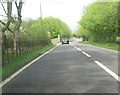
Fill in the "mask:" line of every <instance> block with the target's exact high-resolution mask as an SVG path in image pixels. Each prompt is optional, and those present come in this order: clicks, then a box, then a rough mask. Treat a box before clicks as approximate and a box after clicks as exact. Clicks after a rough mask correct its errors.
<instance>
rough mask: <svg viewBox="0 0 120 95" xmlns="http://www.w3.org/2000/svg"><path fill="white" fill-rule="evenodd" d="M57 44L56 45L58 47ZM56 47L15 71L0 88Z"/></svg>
mask: <svg viewBox="0 0 120 95" xmlns="http://www.w3.org/2000/svg"><path fill="white" fill-rule="evenodd" d="M58 45H59V44H57V46H58ZM57 46H55V47H53V48H52V49H51V50H49V51H47V52H45V53H44V54H42V55H41V56H39V57H37V58H36V59H34V60H33V61H31V62H30V63H28V64H27V65H25V66H24V67H22V68H21V69H19V70H18V71H16V72H15V73H14V74H12V75H11V76H9V77H8V78H7V79H6V80H4V81H2V82H1V83H0V88H1V87H2V86H4V85H5V84H6V83H7V82H9V81H10V80H11V79H13V78H14V77H15V76H17V75H18V74H20V73H21V72H22V71H23V70H25V69H26V68H27V67H29V66H30V65H31V64H33V63H34V62H35V61H37V60H38V59H40V58H41V57H43V56H44V55H46V54H47V53H49V52H51V51H52V50H53V49H55V48H56V47H57Z"/></svg>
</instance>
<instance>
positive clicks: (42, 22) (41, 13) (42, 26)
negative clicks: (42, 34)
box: [40, 2, 43, 27]
mask: <svg viewBox="0 0 120 95" xmlns="http://www.w3.org/2000/svg"><path fill="white" fill-rule="evenodd" d="M40 18H41V27H43V22H42V7H41V2H40Z"/></svg>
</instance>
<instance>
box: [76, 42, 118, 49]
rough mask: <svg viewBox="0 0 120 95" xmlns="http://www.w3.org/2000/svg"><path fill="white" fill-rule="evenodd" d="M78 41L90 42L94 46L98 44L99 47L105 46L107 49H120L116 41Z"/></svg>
mask: <svg viewBox="0 0 120 95" xmlns="http://www.w3.org/2000/svg"><path fill="white" fill-rule="evenodd" d="M78 43H83V44H90V45H93V46H97V47H103V48H107V49H111V50H116V51H118V47H119V46H118V44H116V43H105V42H89V41H82V42H81V41H80V42H78Z"/></svg>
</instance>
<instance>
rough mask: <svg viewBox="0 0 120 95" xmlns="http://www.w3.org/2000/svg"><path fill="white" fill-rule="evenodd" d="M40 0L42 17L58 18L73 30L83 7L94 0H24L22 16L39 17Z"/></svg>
mask: <svg viewBox="0 0 120 95" xmlns="http://www.w3.org/2000/svg"><path fill="white" fill-rule="evenodd" d="M40 1H41V4H42V16H43V18H44V17H49V16H52V17H55V18H60V19H61V20H62V21H64V22H65V23H66V24H67V25H68V26H69V28H70V29H71V30H72V32H74V31H75V30H76V29H77V28H78V26H79V25H78V24H77V21H79V20H80V18H81V17H82V15H83V14H82V13H83V8H84V7H85V6H87V5H88V4H91V3H92V2H94V1H95V0H26V2H25V4H24V6H23V11H22V15H23V18H33V19H36V18H38V17H40Z"/></svg>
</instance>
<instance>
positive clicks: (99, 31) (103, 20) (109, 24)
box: [74, 2, 120, 50]
mask: <svg viewBox="0 0 120 95" xmlns="http://www.w3.org/2000/svg"><path fill="white" fill-rule="evenodd" d="M118 6H119V2H94V3H92V4H90V5H89V6H87V7H85V9H84V10H85V11H84V15H83V16H82V18H81V20H80V21H79V22H78V23H79V24H80V27H79V29H78V30H77V31H76V32H75V33H74V36H75V37H78V38H81V37H82V38H83V41H89V42H82V43H87V44H92V45H97V46H99V45H102V44H101V43H104V46H103V47H105V48H106V46H108V48H109V45H110V49H114V50H118V45H117V44H120V32H119V29H120V26H119V24H118V22H119V21H118V20H120V16H118V15H119V14H120V13H119V12H118V8H119V7H118ZM116 45H117V46H116ZM111 46H112V47H113V48H112V47H111Z"/></svg>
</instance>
